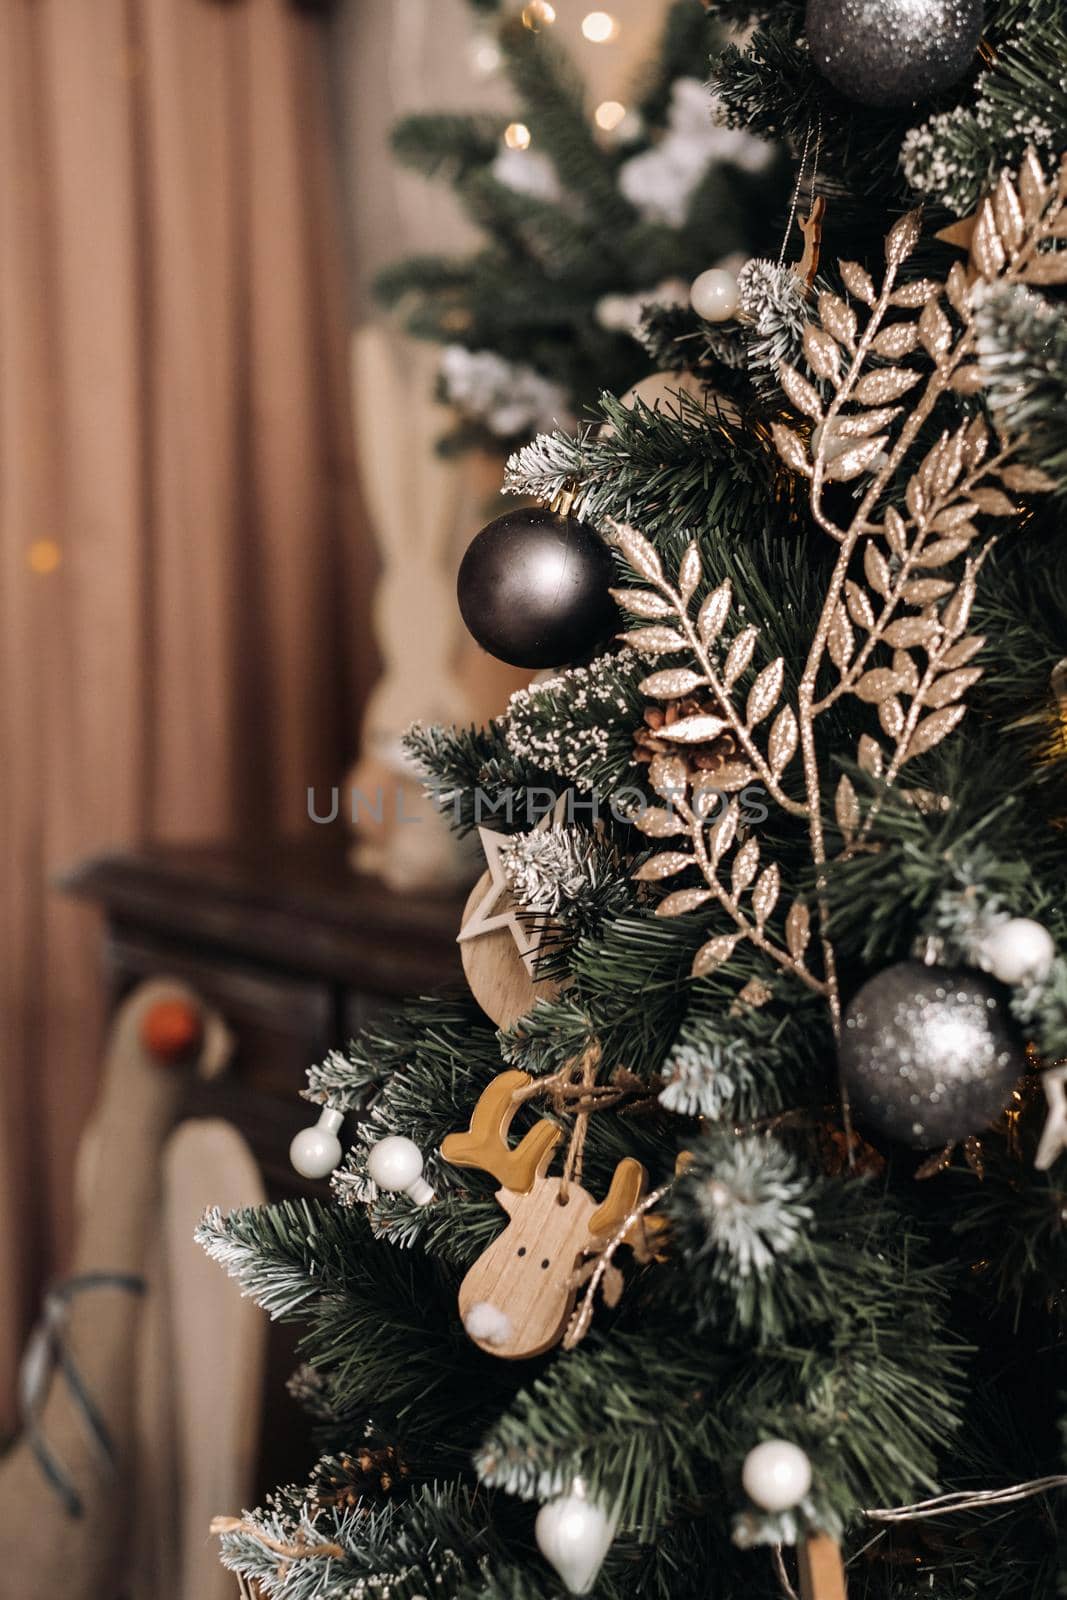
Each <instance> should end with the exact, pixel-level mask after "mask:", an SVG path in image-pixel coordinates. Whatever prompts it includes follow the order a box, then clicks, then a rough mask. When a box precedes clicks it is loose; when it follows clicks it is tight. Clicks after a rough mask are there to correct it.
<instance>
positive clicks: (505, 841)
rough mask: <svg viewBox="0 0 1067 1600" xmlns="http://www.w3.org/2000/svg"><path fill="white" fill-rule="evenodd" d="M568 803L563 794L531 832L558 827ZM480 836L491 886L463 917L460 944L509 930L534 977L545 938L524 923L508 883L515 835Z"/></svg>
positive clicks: (487, 832)
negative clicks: (508, 854) (507, 862)
mask: <svg viewBox="0 0 1067 1600" xmlns="http://www.w3.org/2000/svg"><path fill="white" fill-rule="evenodd" d="M566 804H567V797H566V795H560V797H559V799H558V800H557V801H556V804H555V805H554V806H553V808H552V810H551V811H548V812H546V813H545V815H544V816H543V817H542V818H541V820H540V822H539V823H538V824H537V826H536V827H535V828H534V829H533V830H532V831H533V832H534V833H547V831H548V829H549V828H555V827H559V825H560V823H561V822H562V821H563V817H564V813H565V810H566ZM478 837H479V839H480V840H481V842H482V849H483V850H484V851H485V863H486V866H487V868H488V870H489V883H488V884H487V885H486V888H485V892H484V894H483V895H482V898H481V899H480V900H478V901H477V902H476V903H475V905H474V907H473V909H472V911H471V913H470V915H469V916H467V917H465V918H464V922H463V926H462V928H461V929H460V930H459V933H458V934H457V935H456V939H457V942H458V943H459V944H462V943H463V942H464V941H465V940H467V939H477V938H478V937H479V936H480V935H481V934H484V933H492V932H493V931H494V929H496V928H507V929H508V931H509V933H510V934H511V937H512V939H513V940H514V941H515V948H516V950H517V951H518V953H519V955H520V956H521V957H522V962H523V965H524V966H525V968H526V970H527V972H528V973H529V974H530V977H531V978H532V977H533V976H534V971H535V968H536V966H537V956H538V953H539V951H540V949H541V942H542V939H543V938H544V929H543V928H542V927H540V926H537V927H531V926H530V925H529V923H528V922H524V921H523V919H522V916H521V914H520V908H519V907H518V906H517V905H516V903H515V897H514V895H513V894H512V892H511V889H510V886H509V884H508V880H507V873H506V871H505V868H504V862H503V857H502V852H503V851H504V849H505V847H506V846H507V845H509V844H510V843H511V842H512V840H513V838H514V835H513V834H510V833H497V832H496V831H495V829H493V828H479V829H478Z"/></svg>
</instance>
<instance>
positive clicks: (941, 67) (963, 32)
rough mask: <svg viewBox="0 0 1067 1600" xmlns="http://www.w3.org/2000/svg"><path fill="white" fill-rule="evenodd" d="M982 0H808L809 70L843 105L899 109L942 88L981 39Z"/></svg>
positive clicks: (960, 72)
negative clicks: (830, 86)
mask: <svg viewBox="0 0 1067 1600" xmlns="http://www.w3.org/2000/svg"><path fill="white" fill-rule="evenodd" d="M982 21H983V17H982V0H808V7H807V13H806V16H805V20H804V31H805V33H806V34H807V38H808V44H809V45H810V46H811V53H812V57H813V59H814V61H815V65H816V67H817V68H818V69H819V71H820V72H821V73H822V74H823V76H824V77H825V78H828V79H829V80H830V82H831V83H832V84H833V86H834V88H835V89H840V91H841V93H842V94H845V95H847V96H848V98H849V99H850V100H856V101H859V102H860V103H861V104H863V105H871V106H906V105H910V104H911V103H912V102H913V101H916V100H928V99H929V98H930V96H931V95H934V94H939V93H940V92H941V90H942V89H948V88H950V87H951V86H952V84H954V83H958V82H959V80H960V78H962V77H963V75H964V73H965V72H966V71H967V69H968V68H969V67H970V65H971V63H972V62H973V60H974V56H975V51H976V50H977V49H978V41H979V39H980V38H981V36H982Z"/></svg>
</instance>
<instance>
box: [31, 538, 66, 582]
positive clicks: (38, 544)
mask: <svg viewBox="0 0 1067 1600" xmlns="http://www.w3.org/2000/svg"><path fill="white" fill-rule="evenodd" d="M62 560H63V552H62V550H60V548H59V546H58V544H57V543H56V541H55V540H54V539H34V541H33V542H32V544H31V545H30V546H29V548H28V549H27V551H26V565H27V566H28V567H29V569H30V571H31V572H35V573H36V574H37V576H38V577H39V578H46V577H48V575H49V574H50V573H52V572H55V570H56V568H57V567H58V566H59V564H60V562H61V561H62Z"/></svg>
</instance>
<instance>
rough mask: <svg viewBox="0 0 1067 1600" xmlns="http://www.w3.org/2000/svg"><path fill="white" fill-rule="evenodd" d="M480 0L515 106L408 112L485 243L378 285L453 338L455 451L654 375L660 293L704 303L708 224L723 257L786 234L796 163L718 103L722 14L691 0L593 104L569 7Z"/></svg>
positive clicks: (388, 300)
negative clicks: (644, 321)
mask: <svg viewBox="0 0 1067 1600" xmlns="http://www.w3.org/2000/svg"><path fill="white" fill-rule="evenodd" d="M474 10H475V12H476V13H477V12H479V11H481V12H485V13H488V14H489V19H488V20H486V21H484V22H483V23H482V28H483V29H484V30H485V31H479V32H476V33H475V36H474V49H473V52H472V59H473V61H474V62H475V63H476V64H479V63H481V65H480V66H479V67H478V70H480V71H485V70H486V68H487V67H488V69H490V70H491V71H493V72H494V73H496V74H498V75H506V77H507V80H508V84H509V87H510V90H511V92H512V95H513V97H514V98H513V108H512V110H511V112H509V114H507V115H499V116H494V115H491V114H487V113H483V114H480V115H456V114H448V115H443V114H435V113H432V112H426V113H422V114H420V115H417V116H409V117H405V118H404V119H403V120H402V121H401V122H400V123H399V124H398V126H397V128H396V130H395V133H394V139H393V143H394V148H395V150H396V154H397V156H398V158H399V160H401V161H402V162H403V163H404V164H405V165H406V166H408V167H411V168H412V169H413V170H414V171H416V172H419V173H421V174H423V175H424V176H426V177H429V178H433V179H436V180H447V181H448V182H450V183H451V185H452V188H453V190H454V192H455V195H456V199H457V202H458V204H459V205H460V206H461V207H462V209H463V210H464V211H465V213H466V214H467V215H468V216H469V217H470V218H471V219H472V220H473V221H474V222H475V223H476V224H477V226H478V227H479V228H480V229H481V230H483V232H484V235H485V242H484V244H483V245H482V247H481V248H479V249H478V250H476V251H475V252H474V253H473V254H471V255H470V256H468V257H465V258H462V259H459V260H456V259H453V258H451V257H447V256H440V255H431V256H416V257H413V258H409V259H407V260H404V261H400V262H398V263H396V265H395V266H392V267H390V268H389V269H388V270H387V271H386V272H384V273H383V274H382V275H381V277H380V279H379V281H378V285H377V287H378V293H379V296H380V298H381V300H382V302H383V304H385V305H386V306H389V307H392V308H395V309H396V310H397V312H398V313H399V314H400V315H401V316H402V318H403V321H404V325H405V326H406V328H407V329H408V331H409V332H410V333H412V334H414V335H415V336H416V337H417V338H422V339H431V340H436V341H438V342H440V343H441V344H442V345H444V350H443V352H442V358H441V366H440V378H439V387H440V392H441V396H442V398H443V399H445V400H447V401H449V402H450V403H451V405H452V406H453V407H454V409H455V412H456V423H455V426H454V427H453V428H452V429H451V430H450V431H449V433H448V434H447V436H446V437H445V438H444V439H443V440H442V441H441V446H442V449H444V450H446V451H449V452H453V451H458V450H461V449H465V448H467V447H469V446H483V447H488V448H490V449H496V450H499V449H501V448H508V447H511V446H515V445H517V444H520V443H524V442H525V441H526V440H527V439H528V438H529V437H530V436H531V435H532V434H534V433H536V432H537V431H538V429H539V428H542V427H550V426H555V425H558V424H559V423H561V422H563V421H565V420H566V419H567V418H572V419H573V418H576V417H578V416H581V415H583V414H584V413H585V411H586V410H587V408H589V407H590V406H592V405H594V404H595V402H596V400H597V399H598V397H599V395H600V394H601V393H602V391H604V390H605V389H607V390H609V391H610V392H611V393H613V394H616V395H621V394H623V393H624V392H625V391H626V390H627V389H629V388H630V386H631V385H632V384H634V383H636V382H637V381H638V380H639V379H641V378H643V377H645V376H646V375H647V374H648V373H649V371H650V370H651V365H652V364H651V362H650V360H649V356H648V353H647V352H646V351H645V350H644V349H642V345H641V342H640V340H641V336H642V329H641V314H642V311H643V309H644V308H645V307H646V306H649V305H658V306H664V307H672V306H673V307H677V306H678V305H680V304H684V303H687V302H688V293H689V281H690V279H691V278H693V277H694V276H695V275H696V274H697V273H698V272H699V271H700V270H701V269H702V268H703V267H706V266H708V265H709V261H708V241H709V239H710V240H713V241H714V247H713V251H712V254H713V256H714V258H715V259H716V260H730V259H732V258H734V257H740V259H742V260H743V259H744V258H745V257H746V256H748V255H750V254H757V255H758V254H760V253H761V252H762V251H764V250H766V249H769V248H770V246H771V243H772V241H774V242H775V247H777V244H776V240H775V235H774V225H775V222H776V220H777V218H776V210H777V207H778V204H779V202H780V199H781V195H782V193H783V190H784V188H785V186H786V183H787V180H788V163H787V161H786V160H785V159H784V157H783V155H782V153H781V150H780V147H779V146H778V145H777V144H775V143H774V142H772V141H767V140H765V139H763V138H760V137H757V136H755V135H753V134H750V133H748V132H747V131H746V130H745V129H744V128H742V127H727V126H726V125H725V123H724V122H723V121H722V120H716V118H715V115H714V112H715V110H716V102H715V100H714V98H713V96H712V95H711V93H710V91H709V88H708V86H707V84H706V83H705V82H704V81H703V79H704V78H705V77H706V71H707V64H708V61H709V58H710V55H711V53H712V52H713V51H715V50H716V49H717V48H718V47H720V46H721V43H722V40H723V37H724V30H723V29H722V28H721V27H719V26H718V25H717V24H716V22H715V19H714V18H712V17H711V15H710V14H707V13H705V12H704V11H703V10H702V9H701V7H700V6H699V5H696V4H694V3H693V0H674V3H673V4H672V5H671V7H670V8H669V10H668V12H667V15H666V22H665V26H664V29H663V36H662V39H661V41H660V46H659V50H658V53H657V55H656V57H655V59H654V60H653V61H650V62H649V63H648V64H647V67H646V70H645V71H644V73H643V74H642V77H641V81H640V82H638V83H636V84H635V85H634V88H633V95H632V103H631V104H630V105H629V106H624V105H623V104H622V103H621V102H620V101H608V102H605V103H604V104H603V105H601V106H600V107H597V108H596V110H595V112H594V113H593V115H590V108H589V107H588V105H587V104H586V100H587V98H588V96H587V92H586V89H585V85H584V84H583V81H582V78H581V76H580V74H579V72H578V69H577V66H576V64H575V62H574V61H573V60H571V59H569V58H568V55H567V53H566V52H565V50H564V49H563V48H562V47H561V46H560V45H559V43H558V42H557V40H556V38H555V36H554V34H555V31H558V30H554V29H553V27H552V23H551V20H550V19H551V18H552V16H553V8H552V7H551V6H547V5H546V4H544V0H542V3H541V4H540V5H538V4H536V3H535V4H533V5H526V6H524V7H522V8H521V10H519V11H516V12H515V13H513V14H512V13H505V14H503V15H500V14H498V8H497V7H496V6H477V5H476V6H475V7H474ZM593 16H594V17H606V18H607V25H609V26H610V25H613V19H612V18H611V17H610V16H609V15H608V14H607V13H603V12H601V13H593ZM596 116H599V117H600V119H601V121H602V122H603V123H604V124H605V126H604V127H598V126H597V125H596V122H595V120H594V119H595V117H596Z"/></svg>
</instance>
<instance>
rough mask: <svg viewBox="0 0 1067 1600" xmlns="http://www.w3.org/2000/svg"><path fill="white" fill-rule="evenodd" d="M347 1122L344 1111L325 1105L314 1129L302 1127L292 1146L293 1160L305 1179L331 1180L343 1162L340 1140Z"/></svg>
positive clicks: (290, 1156)
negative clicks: (332, 1173) (334, 1171)
mask: <svg viewBox="0 0 1067 1600" xmlns="http://www.w3.org/2000/svg"><path fill="white" fill-rule="evenodd" d="M344 1120H345V1114H344V1112H343V1111H335V1110H334V1109H333V1107H332V1106H323V1108H322V1111H321V1113H320V1115H319V1120H318V1122H316V1123H315V1125H314V1127H312V1128H301V1130H300V1132H299V1133H298V1134H297V1136H296V1138H295V1139H294V1140H293V1142H292V1144H291V1145H290V1146H289V1160H290V1161H291V1162H292V1164H293V1166H294V1167H295V1168H296V1170H297V1172H299V1174H300V1176H301V1177H302V1178H328V1177H329V1175H330V1173H331V1172H332V1171H333V1170H334V1168H335V1167H336V1166H338V1165H339V1163H340V1160H341V1141H340V1139H339V1138H338V1137H337V1135H338V1133H339V1132H340V1130H341V1124H342V1123H343V1122H344Z"/></svg>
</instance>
